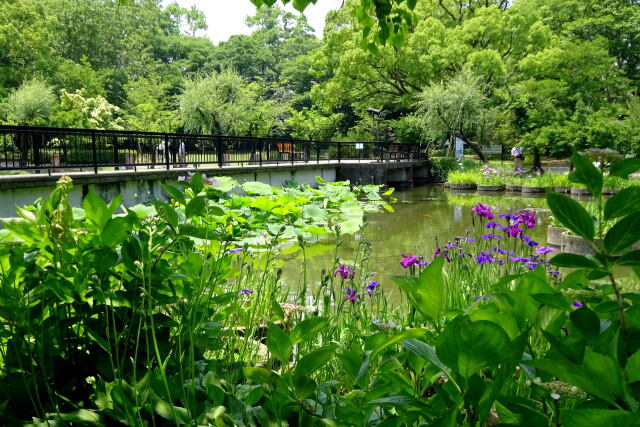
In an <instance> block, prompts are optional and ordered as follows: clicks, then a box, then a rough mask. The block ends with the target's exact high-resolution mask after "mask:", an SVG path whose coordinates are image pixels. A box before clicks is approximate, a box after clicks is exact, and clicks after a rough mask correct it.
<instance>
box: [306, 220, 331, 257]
mask: <svg viewBox="0 0 640 427" xmlns="http://www.w3.org/2000/svg"><path fill="white" fill-rule="evenodd" d="M302 231H308V232H309V233H311V234H315V235H316V236H324V235H325V234H327V233H329V232H328V231H327V229H326V228H324V227H320V226H318V225H315V224H311V225H309V226H307V227H304V228H303V229H302ZM316 246H318V245H314V246H312V248H314V247H316ZM323 246H328V245H323ZM325 252H326V251H325ZM307 253H309V251H307Z"/></svg>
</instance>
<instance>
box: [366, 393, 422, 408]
mask: <svg viewBox="0 0 640 427" xmlns="http://www.w3.org/2000/svg"><path fill="white" fill-rule="evenodd" d="M368 404H369V405H381V406H413V407H415V408H419V409H420V410H423V411H430V410H431V409H432V408H431V407H430V406H429V405H427V404H426V403H425V402H423V401H421V400H419V399H416V398H415V397H411V396H405V395H397V396H389V397H382V398H380V399H375V400H372V401H371V402H369V403H368Z"/></svg>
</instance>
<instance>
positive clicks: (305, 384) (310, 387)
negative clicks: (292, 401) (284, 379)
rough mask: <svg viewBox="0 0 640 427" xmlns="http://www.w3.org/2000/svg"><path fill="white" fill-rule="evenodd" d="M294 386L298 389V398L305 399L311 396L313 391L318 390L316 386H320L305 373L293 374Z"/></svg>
mask: <svg viewBox="0 0 640 427" xmlns="http://www.w3.org/2000/svg"><path fill="white" fill-rule="evenodd" d="M293 387H294V388H295V390H296V395H297V396H298V399H300V400H304V399H307V398H308V397H310V396H311V395H312V394H313V392H314V391H316V388H318V384H317V383H316V382H315V381H314V380H313V379H311V378H309V377H307V376H306V375H304V373H303V374H299V375H294V376H293Z"/></svg>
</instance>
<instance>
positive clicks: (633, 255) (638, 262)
mask: <svg viewBox="0 0 640 427" xmlns="http://www.w3.org/2000/svg"><path fill="white" fill-rule="evenodd" d="M615 262H616V264H617V265H627V266H630V267H640V249H639V250H635V251H631V252H627V253H626V254H624V255H622V256H621V257H620V258H618V259H616V261H615Z"/></svg>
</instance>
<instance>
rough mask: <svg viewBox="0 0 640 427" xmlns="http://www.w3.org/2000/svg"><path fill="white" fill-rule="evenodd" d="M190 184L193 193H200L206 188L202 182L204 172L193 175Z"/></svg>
mask: <svg viewBox="0 0 640 427" xmlns="http://www.w3.org/2000/svg"><path fill="white" fill-rule="evenodd" d="M189 185H190V187H191V189H192V190H193V194H196V195H197V194H198V193H200V192H201V191H202V189H203V188H204V182H202V174H201V173H200V172H196V173H194V174H193V175H192V176H191V179H190V180H189Z"/></svg>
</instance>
